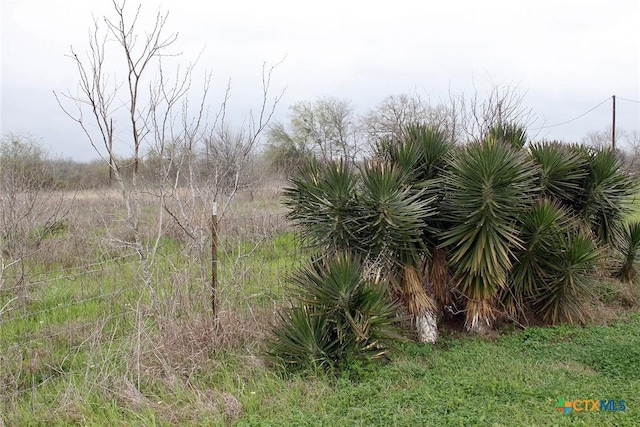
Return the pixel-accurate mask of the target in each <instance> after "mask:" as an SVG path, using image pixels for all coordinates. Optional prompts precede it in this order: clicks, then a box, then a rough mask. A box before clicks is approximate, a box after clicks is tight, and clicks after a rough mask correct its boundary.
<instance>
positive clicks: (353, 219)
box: [284, 160, 364, 251]
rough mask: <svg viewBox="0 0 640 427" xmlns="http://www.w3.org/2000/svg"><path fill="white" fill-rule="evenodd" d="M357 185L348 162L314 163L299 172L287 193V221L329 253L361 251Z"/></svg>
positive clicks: (285, 195)
mask: <svg viewBox="0 0 640 427" xmlns="http://www.w3.org/2000/svg"><path fill="white" fill-rule="evenodd" d="M357 184H358V178H357V175H356V173H355V172H354V171H353V169H352V167H351V166H349V164H347V163H346V162H342V161H339V162H330V163H329V164H327V165H321V164H320V163H319V162H317V161H315V160H312V161H310V162H308V163H306V164H305V165H304V166H303V167H301V168H300V169H298V171H297V172H296V173H295V174H294V175H293V176H292V177H291V179H290V186H289V187H287V188H285V189H284V204H285V206H287V207H288V208H289V212H288V214H287V217H288V218H289V219H291V220H293V221H294V222H295V223H296V224H297V225H298V226H300V227H301V228H302V229H303V230H304V232H303V236H304V237H305V239H307V241H308V243H309V244H310V245H311V246H315V247H322V248H323V249H327V250H329V251H335V250H336V249H343V248H361V245H360V242H361V238H360V236H359V234H358V229H359V225H358V217H359V211H360V206H359V205H358V203H357V199H356V194H355V190H356V186H357ZM362 250H364V249H362Z"/></svg>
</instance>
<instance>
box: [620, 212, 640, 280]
mask: <svg viewBox="0 0 640 427" xmlns="http://www.w3.org/2000/svg"><path fill="white" fill-rule="evenodd" d="M620 251H621V253H622V265H621V267H620V270H618V273H617V276H618V277H619V278H620V279H621V280H624V281H626V282H631V281H633V279H635V277H636V275H637V274H638V272H637V267H636V264H637V263H638V261H640V222H638V221H633V222H630V223H628V224H627V225H626V227H625V232H624V234H623V242H622V245H621V246H620Z"/></svg>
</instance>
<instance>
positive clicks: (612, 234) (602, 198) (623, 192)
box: [581, 149, 638, 247]
mask: <svg viewBox="0 0 640 427" xmlns="http://www.w3.org/2000/svg"><path fill="white" fill-rule="evenodd" d="M637 191H638V183H637V181H636V180H634V179H633V177H632V176H631V175H630V174H629V173H628V172H626V171H625V169H624V168H623V167H622V162H621V161H620V159H619V158H618V156H617V154H616V152H615V151H612V150H610V149H604V150H601V151H595V152H593V153H591V156H590V173H589V177H588V179H587V184H586V195H585V204H584V207H583V209H582V212H581V213H582V219H583V221H584V222H585V224H586V225H587V226H588V227H589V229H590V230H591V231H592V232H593V234H594V236H596V237H597V238H598V239H599V240H600V241H601V242H603V243H604V244H607V245H610V246H613V247H617V246H619V245H620V243H621V242H622V240H623V233H624V227H625V224H626V220H627V217H628V216H629V214H630V213H631V199H632V197H633V196H634V195H635V194H636V193H637Z"/></svg>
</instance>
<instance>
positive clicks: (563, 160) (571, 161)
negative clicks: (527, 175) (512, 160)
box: [529, 142, 589, 209]
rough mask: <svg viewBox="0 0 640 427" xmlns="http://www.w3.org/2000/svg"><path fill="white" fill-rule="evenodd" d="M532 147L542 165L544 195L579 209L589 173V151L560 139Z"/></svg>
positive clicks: (537, 161) (541, 178)
mask: <svg viewBox="0 0 640 427" xmlns="http://www.w3.org/2000/svg"><path fill="white" fill-rule="evenodd" d="M529 151H530V153H531V157H532V159H533V161H534V162H535V163H536V164H537V165H538V179H539V184H540V186H541V191H542V195H543V196H544V197H548V198H550V199H552V200H556V201H558V202H559V203H561V204H562V205H563V206H565V207H567V208H570V209H578V207H579V206H580V205H581V204H582V202H581V200H582V197H583V194H584V188H585V184H586V178H587V176H588V175H589V157H588V152H587V151H586V150H585V149H581V148H579V147H576V146H569V145H566V144H561V143H559V142H550V143H548V142H545V143H535V144H532V145H531V147H530V148H529Z"/></svg>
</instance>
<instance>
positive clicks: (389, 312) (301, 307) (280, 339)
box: [268, 253, 400, 371]
mask: <svg viewBox="0 0 640 427" xmlns="http://www.w3.org/2000/svg"><path fill="white" fill-rule="evenodd" d="M365 273H366V272H365V269H364V267H363V263H362V262H361V261H360V260H359V259H358V258H356V257H353V256H351V255H348V254H345V253H340V254H336V255H334V256H332V257H329V258H324V259H322V260H319V261H317V262H315V263H311V264H309V265H307V266H306V267H304V268H302V269H301V270H300V271H299V272H297V273H296V274H295V275H294V276H293V277H292V279H291V285H292V287H293V291H294V295H295V296H296V299H297V305H296V306H295V307H294V308H293V309H292V310H291V311H289V312H288V313H286V314H285V315H283V316H282V319H281V322H280V324H279V325H278V326H277V327H276V328H275V329H274V334H273V337H272V339H271V340H270V341H269V343H268V344H269V355H270V357H271V359H272V360H273V361H274V362H276V363H277V364H278V365H281V366H283V367H285V368H286V369H287V370H289V371H294V370H300V369H308V368H311V369H330V368H335V367H338V368H339V367H341V366H343V365H344V364H345V363H349V362H351V361H353V360H370V359H376V358H380V357H382V356H383V355H385V354H386V353H387V352H388V351H389V345H390V343H391V341H392V340H395V339H398V338H400V337H399V335H398V334H397V331H396V328H395V324H396V323H397V322H398V320H399V319H398V318H397V316H396V312H397V307H396V306H395V305H394V304H393V303H392V302H390V300H389V297H388V294H387V290H386V288H385V286H384V285H383V284H381V283H379V282H378V281H375V280H372V279H368V278H367V277H365V276H366V274H365Z"/></svg>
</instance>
